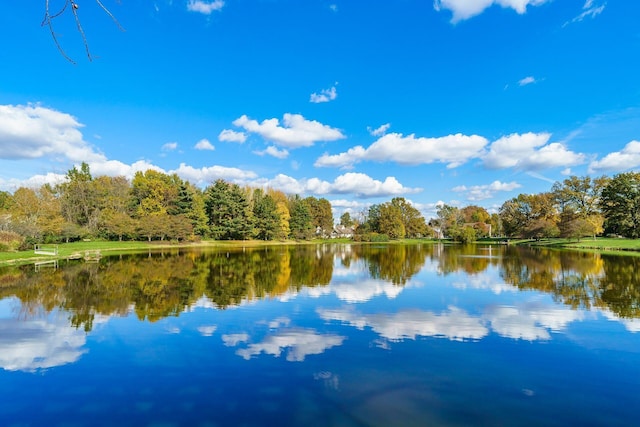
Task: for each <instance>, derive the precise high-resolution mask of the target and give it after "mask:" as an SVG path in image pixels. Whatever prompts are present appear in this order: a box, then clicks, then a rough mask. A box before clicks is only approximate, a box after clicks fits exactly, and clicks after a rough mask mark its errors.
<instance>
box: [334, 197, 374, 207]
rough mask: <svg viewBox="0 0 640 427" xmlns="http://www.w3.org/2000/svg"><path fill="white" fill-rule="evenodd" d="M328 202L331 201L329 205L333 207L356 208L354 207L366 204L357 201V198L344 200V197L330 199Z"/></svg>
mask: <svg viewBox="0 0 640 427" xmlns="http://www.w3.org/2000/svg"><path fill="white" fill-rule="evenodd" d="M330 203H331V206H333V207H334V208H351V209H356V208H362V207H364V206H366V204H364V203H361V202H358V201H357V200H346V199H337V200H330Z"/></svg>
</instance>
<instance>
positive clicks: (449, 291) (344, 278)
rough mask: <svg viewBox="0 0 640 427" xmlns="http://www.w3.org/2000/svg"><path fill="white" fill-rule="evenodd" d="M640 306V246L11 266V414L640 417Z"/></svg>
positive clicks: (4, 343) (227, 418) (4, 353)
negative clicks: (605, 252)
mask: <svg viewBox="0 0 640 427" xmlns="http://www.w3.org/2000/svg"><path fill="white" fill-rule="evenodd" d="M638 317H640V259H638V258H635V257H616V256H598V255H593V254H577V253H568V252H548V251H529V250H524V249H517V248H507V247H477V248H475V247H469V248H461V247H446V246H431V245H425V246H390V247H385V246H379V247H367V246H348V245H345V246H314V247H290V248H288V247H278V248H269V249H253V250H249V249H247V250H245V251H242V250H240V251H237V252H177V251H175V252H172V253H163V254H160V253H157V254H156V253H154V254H144V255H142V256H127V257H116V258H103V259H102V260H101V262H100V263H82V262H78V261H75V262H71V263H65V262H61V263H60V265H59V266H58V267H57V268H54V267H46V266H42V267H39V268H37V269H36V268H35V267H34V266H25V267H22V268H19V269H0V425H2V426H48V427H49V426H74V427H75V426H114V425H115V426H119V427H124V426H135V427H140V426H154V427H172V426H307V425H318V426H325V425H326V426H391V425H394V426H429V425H442V426H468V425H487V426H498V425H503V426H540V425H545V426H554V425H556V426H567V425H581V426H588V425H593V426H597V425H602V426H604V425H606V426H611V425H620V426H627V425H637V422H638V417H637V408H638V405H639V404H640V393H639V392H638V391H639V390H640V319H638Z"/></svg>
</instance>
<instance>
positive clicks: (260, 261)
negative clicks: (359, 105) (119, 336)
mask: <svg viewBox="0 0 640 427" xmlns="http://www.w3.org/2000/svg"><path fill="white" fill-rule="evenodd" d="M433 277H439V278H441V279H443V280H445V281H446V284H447V286H448V287H449V288H450V289H456V290H457V291H459V292H475V293H482V292H486V291H488V292H490V293H491V294H493V295H502V296H504V298H506V301H507V303H503V302H496V301H495V300H491V301H489V300H487V301H486V302H484V301H483V300H480V301H476V302H474V303H473V304H471V305H468V304H467V305H464V304H459V303H458V301H457V300H456V298H459V297H456V298H453V299H452V300H451V301H447V302H446V304H445V306H444V307H439V308H436V307H434V308H433V309H425V308H426V307H423V305H428V304H414V305H413V306H412V304H411V303H409V304H407V302H403V303H402V304H404V305H400V302H399V303H398V304H399V306H398V307H397V308H396V309H395V311H393V312H387V311H382V312H380V311H367V310H364V309H360V308H359V306H360V305H363V306H366V304H365V303H367V302H368V301H371V300H374V299H376V298H386V299H387V300H395V299H399V298H401V296H402V293H403V292H405V291H406V290H407V289H410V288H419V287H429V286H432V285H433V284H432V282H433ZM523 291H524V292H527V291H535V292H536V293H537V294H536V295H549V296H551V300H552V301H546V300H543V299H541V298H537V297H536V298H533V299H522V298H516V294H517V293H518V292H523ZM443 292H444V291H443ZM447 292H449V291H447ZM479 295H484V294H479ZM509 295H513V297H509ZM299 297H305V298H311V299H320V298H324V299H326V298H329V297H331V298H335V299H336V302H337V304H336V303H334V304H333V305H334V306H333V307H330V306H327V305H326V302H325V303H323V304H324V306H321V307H313V308H312V309H311V310H312V312H315V314H316V316H317V317H318V318H319V319H321V320H322V321H324V322H326V323H332V322H333V323H337V324H339V325H345V326H349V327H353V328H356V330H364V329H368V330H371V331H373V332H374V333H375V334H377V338H376V340H378V341H376V345H377V346H381V347H385V346H388V343H389V342H391V343H393V342H398V341H402V340H416V339H418V338H420V337H437V338H446V339H449V340H454V341H475V340H481V339H483V338H484V337H486V336H488V335H489V334H490V333H495V334H497V335H499V336H501V337H505V338H511V339H517V340H527V341H536V340H549V339H551V337H552V334H553V333H557V332H562V331H565V330H566V329H567V327H568V325H569V324H571V323H572V322H577V321H583V320H585V319H586V318H587V317H589V316H590V318H592V317H593V316H594V315H595V313H600V314H601V315H602V316H604V317H605V318H608V319H612V320H616V321H621V322H622V324H623V325H624V326H625V328H626V329H627V330H628V331H630V332H638V331H640V320H638V319H637V318H638V317H640V311H639V310H640V258H636V257H619V256H613V255H598V254H586V253H576V252H561V251H551V250H541V249H534V250H532V249H527V248H520V247H506V246H497V247H483V246H443V245H430V244H428V245H390V246H382V245H381V246H375V245H374V246H367V245H318V246H295V247H269V248H253V249H239V250H235V251H232V250H225V251H185V252H179V251H173V252H172V253H149V254H145V255H128V256H120V257H116V258H109V257H105V258H104V259H103V260H102V261H101V262H100V263H93V264H88V263H69V264H67V265H61V266H60V268H58V269H47V270H40V271H37V272H36V271H34V269H33V268H29V267H19V268H5V269H2V270H0V303H1V306H0V349H1V351H0V366H1V367H3V368H4V369H6V370H37V369H44V368H49V367H52V366H59V365H63V364H67V363H72V362H75V361H77V360H78V359H79V358H80V357H81V355H82V354H83V353H84V352H85V351H86V350H84V349H83V348H84V346H85V341H86V333H88V332H91V331H92V330H93V329H94V328H95V326H96V324H97V323H100V322H106V319H108V318H110V317H113V316H116V317H125V316H129V315H135V317H136V318H137V319H139V320H143V321H148V322H158V321H160V320H162V319H166V318H169V317H175V316H179V315H180V314H182V313H184V312H192V311H195V310H198V309H215V310H228V309H231V308H234V307H239V306H242V305H245V304H250V303H255V302H259V301H262V300H274V299H275V300H278V301H280V302H286V301H291V300H293V299H295V298H299ZM441 298H444V297H441ZM483 298H485V297H483ZM509 298H512V299H513V301H510V300H509ZM323 301H324V300H323ZM443 301H444V299H443ZM589 311H591V314H589V313H590V312H589ZM264 322H265V323H263V324H262V326H263V327H264V330H263V331H261V332H260V333H256V331H255V330H253V331H252V330H235V331H219V326H218V325H216V324H211V323H209V324H201V325H199V326H198V327H197V328H196V331H197V333H198V334H200V335H201V336H202V337H216V334H217V337H216V338H217V339H221V340H222V342H223V345H224V346H226V347H230V348H234V349H235V353H236V354H237V355H238V356H240V357H242V358H244V359H251V358H254V357H257V356H258V355H260V354H267V355H272V356H276V357H279V356H281V355H284V358H285V359H286V360H288V361H302V360H304V359H305V358H306V357H307V356H309V355H315V354H320V353H323V352H325V351H326V350H328V349H331V348H333V347H339V346H341V345H342V344H343V343H344V341H345V339H346V337H345V336H343V335H341V334H339V333H325V332H323V331H320V330H319V329H318V328H317V327H308V326H301V325H298V324H295V323H294V322H292V320H291V318H289V317H286V316H285V317H276V318H274V319H271V320H265V321H264ZM259 326H260V323H259V322H258V323H256V324H255V325H253V326H252V328H254V329H255V328H258V327H259ZM248 329H249V328H248ZM167 330H168V331H169V332H171V333H176V334H179V333H181V332H182V330H181V328H180V327H178V326H175V325H174V326H171V327H170V328H169V329H167Z"/></svg>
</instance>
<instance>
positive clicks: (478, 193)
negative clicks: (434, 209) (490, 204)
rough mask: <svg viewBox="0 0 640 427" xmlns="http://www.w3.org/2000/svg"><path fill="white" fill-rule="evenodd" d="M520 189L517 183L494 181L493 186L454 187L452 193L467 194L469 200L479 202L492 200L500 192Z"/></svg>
mask: <svg viewBox="0 0 640 427" xmlns="http://www.w3.org/2000/svg"><path fill="white" fill-rule="evenodd" d="M520 187H522V186H521V185H520V184H518V183H517V182H515V181H512V182H500V181H493V182H492V183H491V184H484V185H472V186H471V187H467V186H466V185H460V186H458V187H454V188H453V189H452V191H455V192H457V193H467V200H470V201H479V200H485V199H490V198H492V197H493V196H495V194H496V193H497V192H498V191H513V190H515V189H517V188H520Z"/></svg>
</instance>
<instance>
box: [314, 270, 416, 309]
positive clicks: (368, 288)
mask: <svg viewBox="0 0 640 427" xmlns="http://www.w3.org/2000/svg"><path fill="white" fill-rule="evenodd" d="M335 276H336V275H335V274H334V277H335ZM405 289H406V288H405V287H404V286H396V285H394V284H393V283H391V282H386V281H384V280H375V279H360V280H357V281H354V282H335V281H334V282H332V283H331V284H329V285H328V286H316V287H313V288H308V289H307V290H306V291H307V293H308V295H309V296H311V297H319V296H321V295H327V294H330V293H333V294H335V296H336V297H337V298H338V299H339V300H341V301H345V302H347V303H362V302H367V301H369V300H371V299H372V298H374V297H376V296H379V295H385V296H386V297H387V298H388V299H394V298H395V297H397V296H398V295H399V294H400V293H401V292H402V291H403V290H405Z"/></svg>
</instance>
